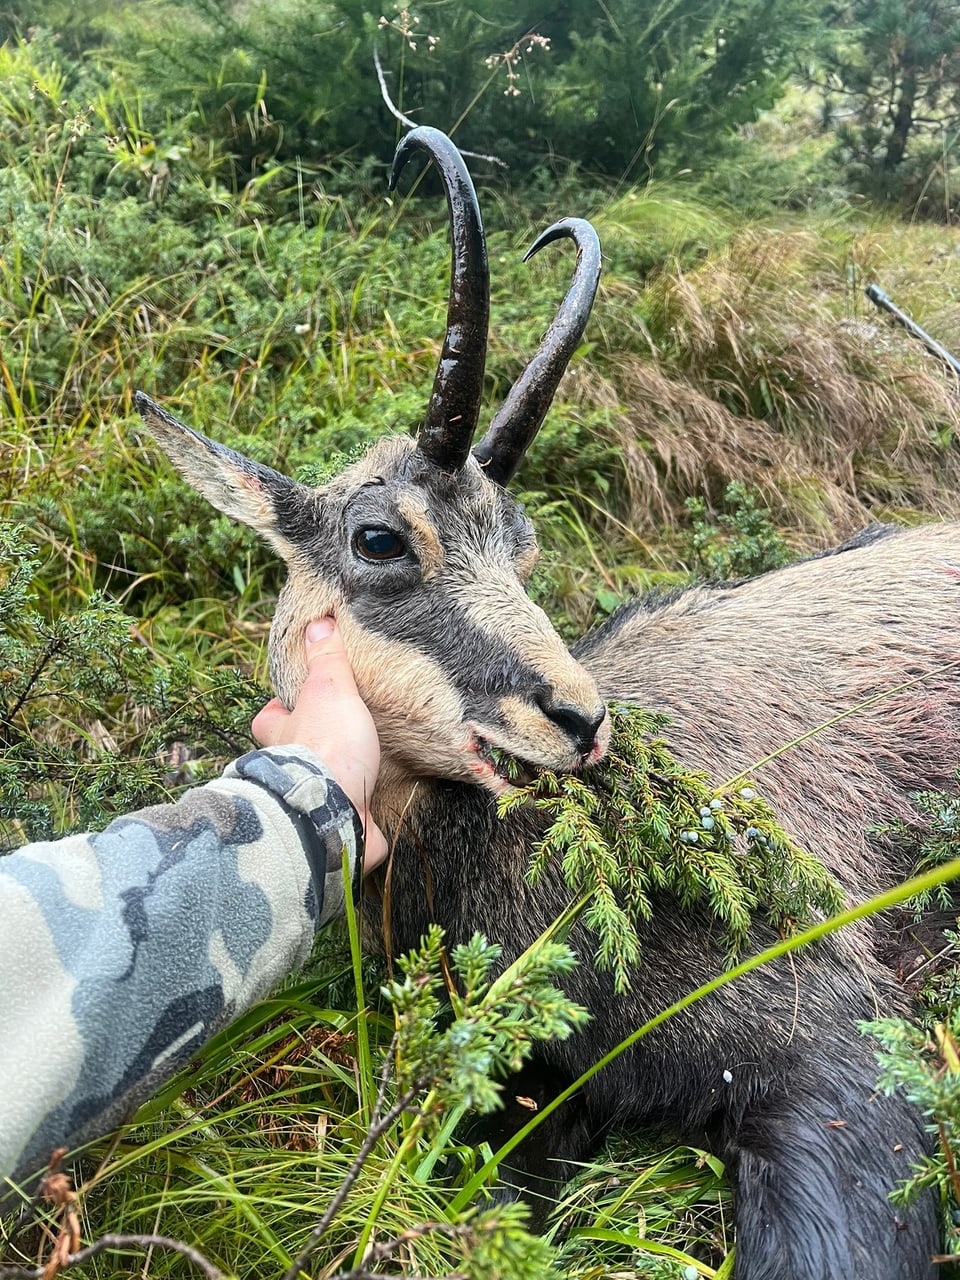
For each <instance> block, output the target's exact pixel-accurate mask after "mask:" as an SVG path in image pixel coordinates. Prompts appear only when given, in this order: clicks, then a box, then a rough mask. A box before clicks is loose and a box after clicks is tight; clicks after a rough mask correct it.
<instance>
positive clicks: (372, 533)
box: [353, 529, 407, 560]
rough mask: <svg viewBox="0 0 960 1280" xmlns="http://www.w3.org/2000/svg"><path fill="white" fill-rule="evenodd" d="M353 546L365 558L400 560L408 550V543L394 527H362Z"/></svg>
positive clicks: (355, 537)
mask: <svg viewBox="0 0 960 1280" xmlns="http://www.w3.org/2000/svg"><path fill="white" fill-rule="evenodd" d="M353 546H354V550H355V551H356V553H357V555H358V556H360V557H361V558H362V559H363V560H398V559H399V558H400V556H402V555H405V554H406V550H407V544H406V543H405V542H404V540H403V539H402V538H401V537H400V535H399V534H398V533H394V532H393V530H392V529H360V530H359V531H358V533H357V534H356V535H355V536H354V539H353Z"/></svg>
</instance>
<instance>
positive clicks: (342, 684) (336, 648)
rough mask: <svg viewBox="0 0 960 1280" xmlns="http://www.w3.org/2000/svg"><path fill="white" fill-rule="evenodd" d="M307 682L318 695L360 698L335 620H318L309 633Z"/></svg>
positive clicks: (312, 623) (307, 642)
mask: <svg viewBox="0 0 960 1280" xmlns="http://www.w3.org/2000/svg"><path fill="white" fill-rule="evenodd" d="M306 650H307V682H308V683H309V684H310V685H311V687H312V689H313V690H314V691H316V692H320V691H322V690H326V691H327V692H328V693H330V694H354V695H355V694H357V682H356V680H355V679H354V677H353V668H352V667H351V666H350V659H349V658H348V657H347V651H346V649H345V648H344V645H343V637H342V636H341V635H340V629H339V628H338V627H337V624H336V621H335V620H334V619H333V618H330V617H327V618H317V619H315V620H314V621H313V622H311V623H309V624H308V626H307V630H306Z"/></svg>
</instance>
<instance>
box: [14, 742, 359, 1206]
mask: <svg viewBox="0 0 960 1280" xmlns="http://www.w3.org/2000/svg"><path fill="white" fill-rule="evenodd" d="M344 849H346V850H347V852H348V854H349V857H350V864H351V866H352V867H353V868H354V872H355V877H358V876H359V873H360V865H361V856H360V854H361V828H360V822H359V818H358V817H357V814H356V811H355V810H354V808H353V806H352V805H351V804H350V802H349V800H348V799H347V798H346V796H345V795H344V793H343V792H342V791H341V790H340V788H339V786H338V785H337V784H336V782H334V781H333V779H332V778H331V777H330V775H329V773H328V771H327V770H326V768H325V767H324V766H323V764H322V763H321V761H320V760H319V759H318V758H317V757H316V756H314V755H313V754H312V753H311V752H309V751H307V750H306V749H303V748H299V747H273V748H269V749H265V750H260V751H252V752H250V753H249V754H248V755H246V756H243V757H242V758H241V759H239V760H237V761H235V762H234V763H233V764H231V765H230V766H229V768H227V770H226V771H225V773H224V774H223V776H222V777H221V778H219V779H217V780H216V781H214V782H210V783H207V784H206V785H205V786H200V787H196V788H194V789H193V790H192V791H189V792H187V793H186V794H185V795H184V796H183V797H181V799H180V800H178V801H177V802H176V803H175V804H170V805H158V806H156V807H155V808H150V809H144V810H142V811H141V812H139V813H135V814H133V815H131V816H129V817H123V818H118V819H116V820H115V821H114V822H112V823H111V824H110V825H109V826H108V827H107V828H106V829H105V830H104V831H103V832H101V833H100V834H99V835H78V836H68V837H66V838H65V839H62V840H58V841H55V842H47V843H40V844H31V845H26V846H24V847H23V848H21V849H18V850H16V851H15V852H13V853H12V854H10V855H8V856H7V857H4V858H0V1081H2V1085H0V1199H2V1191H3V1185H4V1182H3V1180H4V1179H5V1178H6V1177H9V1176H10V1175H11V1174H13V1176H14V1178H15V1180H17V1181H19V1180H21V1179H22V1178H23V1177H25V1176H26V1175H27V1174H29V1173H31V1172H33V1171H34V1170H35V1169H36V1168H38V1167H40V1166H42V1165H44V1164H46V1162H47V1161H48V1159H49V1157H50V1153H51V1151H52V1150H54V1149H55V1148H56V1147H60V1146H64V1147H74V1146H77V1145H79V1144H80V1143H82V1142H84V1141H87V1140H89V1139H90V1138H92V1137H94V1136H97V1135H99V1134H102V1133H105V1132H107V1131H108V1130H109V1129H111V1128H112V1127H114V1125H116V1124H117V1123H119V1122H120V1121H122V1120H123V1119H125V1118H126V1117H128V1116H129V1115H130V1114H132V1112H133V1110H134V1109H135V1108H136V1106H137V1105H139V1103H140V1102H142V1101H143V1100H144V1099H145V1098H146V1097H148V1096H149V1095H150V1093H151V1092H152V1091H154V1090H155V1089H156V1088H157V1086H158V1085H159V1084H160V1082H161V1081H163V1080H164V1079H165V1078H167V1077H168V1076H170V1075H172V1073H173V1072H174V1071H175V1070H176V1069H177V1068H178V1067H180V1066H182V1065H183V1064H184V1063H185V1062H186V1061H187V1060H188V1059H189V1057H190V1056H191V1054H193V1053H195V1052H196V1050H197V1049H198V1048H199V1046H200V1045H202V1044H203V1043H204V1042H205V1041H206V1040H208V1039H209V1038H210V1036H212V1035H213V1034H214V1033H215V1032H216V1031H218V1030H219V1029H220V1028H221V1027H223V1026H224V1025H225V1024H226V1023H227V1022H229V1021H230V1019H231V1018H233V1017H234V1016H236V1014H237V1013H238V1012H239V1011H240V1010H242V1009H243V1008H245V1007H246V1006H248V1005H250V1004H251V1003H253V1002H254V1001H255V1000H257V999H259V998H260V997H261V996H263V995H265V994H266V993H267V992H268V991H269V990H270V989H271V988H272V987H273V986H275V985H276V983H277V982H279V981H280V979H281V978H283V977H284V975H286V974H287V973H288V972H289V971H290V970H291V969H292V968H294V967H296V966H297V965H299V964H301V963H302V962H303V961H304V960H305V959H306V958H307V956H308V954H309V952H310V948H311V945H312V943H313V938H314V934H315V931H316V929H317V928H318V927H319V926H320V925H322V924H324V923H326V922H327V921H328V920H330V919H331V918H332V917H333V916H335V915H338V914H340V913H341V912H342V910H343V904H344V887H343V875H342V851H343V850H344Z"/></svg>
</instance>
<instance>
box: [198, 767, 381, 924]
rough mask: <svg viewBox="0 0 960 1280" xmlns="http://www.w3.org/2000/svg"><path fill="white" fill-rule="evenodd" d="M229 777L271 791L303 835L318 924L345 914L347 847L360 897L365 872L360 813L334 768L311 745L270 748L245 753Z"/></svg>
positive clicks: (230, 769)
mask: <svg viewBox="0 0 960 1280" xmlns="http://www.w3.org/2000/svg"><path fill="white" fill-rule="evenodd" d="M223 776H224V778H242V779H243V780H244V781H245V782H252V783H256V784H257V785H258V786H261V787H263V788H264V789H265V790H266V791H269V792H270V793H271V795H273V796H274V798H275V799H276V800H277V801H278V802H279V803H280V805H281V806H282V808H283V810H284V812H285V813H286V815H287V817H288V818H289V819H290V822H291V824H292V825H293V827H294V828H295V830H296V831H297V834H298V835H299V837H300V842H301V844H302V845H303V850H304V853H305V855H306V858H307V862H308V865H309V867H310V877H311V881H312V885H313V901H312V902H311V903H309V904H308V905H309V906H310V908H311V910H312V911H313V915H314V920H315V923H316V925H317V927H318V928H319V927H321V926H322V925H325V924H327V923H328V922H329V921H331V920H334V919H336V918H337V917H338V916H341V915H343V912H344V910H345V901H344V898H345V895H344V887H343V851H344V849H345V850H346V851H347V855H348V858H349V863H350V870H351V878H352V883H353V896H354V902H356V901H358V900H359V891H360V878H361V875H362V871H363V828H362V826H361V824H360V817H359V814H358V813H357V811H356V809H355V808H354V807H353V804H352V803H351V801H350V800H349V799H348V798H347V795H346V793H345V792H344V791H343V790H342V788H341V787H340V785H339V784H338V783H337V781H336V780H335V779H334V777H333V775H332V774H331V773H330V770H329V769H328V768H327V766H326V765H325V764H324V763H323V761H322V760H321V759H320V758H319V756H317V755H315V754H314V753H313V752H312V751H310V750H309V749H308V748H306V747H299V746H283V747H264V748H262V749H260V750H257V751H250V752H248V754H247V755H245V756H241V757H240V758H239V759H238V760H235V761H234V762H233V763H232V764H230V765H228V766H227V768H226V769H225V770H224V774H223Z"/></svg>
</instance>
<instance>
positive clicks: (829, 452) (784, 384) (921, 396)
mask: <svg viewBox="0 0 960 1280" xmlns="http://www.w3.org/2000/svg"><path fill="white" fill-rule="evenodd" d="M890 250H891V242H890V239H889V237H887V236H885V235H883V234H878V233H873V232H869V233H867V234H866V235H864V236H861V237H859V238H858V237H854V236H853V235H852V233H847V234H846V236H845V237H843V236H840V237H838V236H837V235H836V234H834V236H833V239H832V240H827V241H826V242H824V241H823V240H821V239H820V238H818V237H817V236H816V235H815V234H814V233H813V232H811V231H809V230H795V229H786V230H783V229H775V228H746V229H744V230H742V231H740V232H739V233H737V234H736V235H734V236H732V237H731V239H730V240H729V242H728V243H727V244H726V245H725V246H723V247H722V248H721V249H720V250H718V251H714V252H712V253H710V254H709V255H708V256H707V257H705V258H704V260H703V261H702V262H701V263H700V264H699V265H697V266H695V267H694V268H692V269H688V270H684V269H683V268H681V267H680V266H678V265H676V264H674V265H672V266H671V267H670V268H668V269H666V270H663V271H662V272H660V273H659V274H657V275H656V276H654V277H653V278H652V279H651V280H650V281H649V282H648V283H647V284H646V286H645V287H643V286H638V285H637V284H636V283H634V282H632V281H630V280H628V279H626V278H624V277H623V276H620V277H615V278H613V279H610V278H608V279H607V282H606V308H607V310H608V314H609V315H612V317H613V319H612V322H611V320H608V321H607V325H606V332H605V338H606V343H605V345H607V346H608V349H609V350H610V355H609V357H608V358H607V359H606V360H597V361H595V362H594V364H593V366H592V368H585V367H582V366H581V368H580V370H579V372H578V374H577V375H576V383H575V386H574V387H573V388H572V390H573V394H574V396H575V397H576V398H578V399H579V400H580V401H581V403H583V404H585V405H589V406H592V407H593V408H595V409H596V410H599V411H600V414H599V416H600V417H601V419H602V420H603V421H604V422H605V423H606V424H607V425H606V426H605V427H604V428H602V430H603V432H604V434H605V435H606V436H607V438H608V440H609V442H610V444H611V445H612V446H613V448H614V449H615V451H616V453H617V455H618V456H619V457H620V458H621V459H622V466H623V472H624V482H625V490H626V492H627V494H628V502H629V512H628V515H627V519H628V521H629V523H631V524H632V525H633V527H635V528H636V529H638V530H644V529H649V528H652V527H658V528H661V529H662V528H669V527H671V526H672V525H674V524H675V523H676V521H677V519H678V517H679V516H680V514H681V513H682V511H683V502H684V499H685V498H687V497H689V496H692V495H699V496H706V497H707V498H708V499H709V500H710V501H712V502H718V501H719V500H720V498H721V496H722V494H723V492H724V489H725V488H726V486H727V484H729V482H730V481H731V480H741V481H744V482H746V483H748V484H750V485H752V486H754V487H756V488H757V489H758V490H759V491H760V493H761V494H762V497H763V501H764V503H765V505H767V506H768V507H769V508H770V510H771V512H772V513H773V516H774V518H775V520H776V521H777V523H778V524H779V525H780V526H781V527H782V529H783V530H784V532H785V533H786V535H787V537H788V538H789V539H790V540H791V541H792V542H793V543H794V544H795V545H796V546H797V547H798V548H808V547H813V546H816V545H823V544H825V543H828V542H830V541H831V540H835V539H838V538H842V537H844V536H847V535H848V534H850V533H851V532H853V531H854V530H855V529H857V528H859V527H860V526H862V525H863V524H864V523H866V522H868V521H869V520H871V519H877V518H881V519H886V518H898V519H901V520H907V521H910V520H917V519H923V518H929V517H931V516H935V515H938V516H949V515H957V514H960V449H958V447H957V445H956V443H955V440H956V437H957V435H958V433H960V398H958V396H957V391H956V387H955V385H954V382H953V379H952V376H951V375H949V374H948V373H947V372H946V371H945V370H944V369H943V367H942V366H941V365H940V364H939V363H938V362H936V361H935V360H934V359H933V358H932V357H930V356H928V355H926V354H925V353H924V351H923V349H922V347H920V346H919V344H916V343H915V342H913V340H911V339H910V338H909V337H907V335H906V334H904V333H903V332H902V331H900V330H897V329H893V328H891V327H890V326H889V325H888V324H887V323H886V322H885V321H884V319H883V318H882V317H881V316H879V315H878V314H877V313H875V312H874V311H873V309H872V308H870V307H869V304H868V303H866V302H865V301H864V300H863V299H862V286H863V284H865V283H866V282H867V281H868V280H869V279H870V278H871V276H872V275H873V274H874V271H875V269H876V267H877V266H879V267H881V268H885V267H888V266H889V263H888V261H887V258H888V256H889V253H890ZM956 256H957V255H954V257H956ZM931 261H933V260H932V259H931ZM954 270H955V272H956V275H957V283H958V286H960V262H958V263H957V265H956V267H955V268H954ZM868 311H869V313H868ZM625 335H627V341H623V339H624V336H625ZM615 342H616V343H617V346H618V347H619V350H617V349H616V348H615V346H614V343H615Z"/></svg>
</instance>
